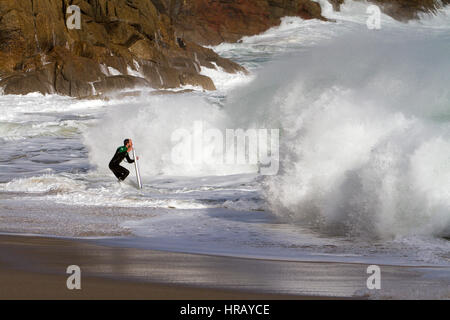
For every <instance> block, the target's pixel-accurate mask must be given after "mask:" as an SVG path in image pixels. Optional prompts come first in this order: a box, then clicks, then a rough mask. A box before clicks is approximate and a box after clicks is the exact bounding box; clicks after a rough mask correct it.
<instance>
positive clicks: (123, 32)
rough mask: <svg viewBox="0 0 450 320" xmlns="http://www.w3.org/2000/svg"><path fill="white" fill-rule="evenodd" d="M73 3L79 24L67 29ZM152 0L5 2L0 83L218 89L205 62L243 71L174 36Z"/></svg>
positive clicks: (65, 91) (72, 91)
mask: <svg viewBox="0 0 450 320" xmlns="http://www.w3.org/2000/svg"><path fill="white" fill-rule="evenodd" d="M70 5H77V6H79V8H80V9H81V29H72V30H70V29H69V28H68V26H67V23H66V21H67V19H68V18H69V17H70V16H72V15H73V13H72V14H68V13H67V8H68V7H69V6H70ZM159 5H160V3H159V1H157V0H155V1H151V0H20V1H16V0H0V78H1V79H2V80H1V81H0V87H2V88H3V92H4V94H26V93H29V92H41V93H43V94H47V93H57V94H61V95H69V96H74V97H87V96H91V95H93V94H101V93H105V92H108V91H112V90H117V89H124V88H131V87H135V86H151V87H153V88H158V89H164V88H175V87H179V86H181V85H189V84H190V85H194V86H199V87H203V88H204V89H206V90H214V89H215V86H214V83H213V82H212V80H211V79H210V78H208V77H206V76H203V75H201V74H199V71H200V68H201V66H206V67H210V68H214V67H215V66H216V65H217V66H219V67H221V68H223V69H224V70H226V71H228V72H237V71H245V69H244V68H243V67H241V66H239V65H238V64H236V63H234V62H232V61H230V60H227V59H223V58H221V57H220V56H218V55H217V54H216V53H214V52H213V51H212V50H211V49H208V48H204V47H201V46H199V45H197V44H195V43H192V42H190V41H187V40H185V39H179V38H176V36H175V30H174V29H173V26H172V22H171V20H170V17H169V16H168V15H167V14H165V9H164V7H160V6H159Z"/></svg>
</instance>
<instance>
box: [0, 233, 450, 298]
mask: <svg viewBox="0 0 450 320" xmlns="http://www.w3.org/2000/svg"><path fill="white" fill-rule="evenodd" d="M0 262H1V263H0V284H1V285H0V299H7V300H15V299H68V300H71V299H139V300H304V299H367V298H371V293H370V292H369V291H368V290H367V289H365V286H366V280H367V277H368V275H367V273H366V269H367V265H363V264H354V263H352V264H346V263H332V262H319V263H315V262H298V261H296V262H293V261H275V260H261V259H247V258H233V257H220V256H208V255H196V254H184V253H172V252H164V251H156V250H146V249H133V248H123V247H108V246H104V245H100V244H97V243H95V241H94V242H93V241H91V240H90V241H85V240H71V239H61V238H46V237H34V236H18V235H0ZM70 265H77V266H79V267H80V269H81V273H82V274H81V290H69V289H67V287H66V281H67V279H68V277H69V276H70V274H67V273H66V271H67V267H68V266H70ZM382 268H383V280H384V283H389V285H390V286H392V287H394V288H397V289H399V290H400V291H401V292H402V291H403V292H406V291H407V290H408V288H410V289H411V288H416V287H420V286H427V285H431V286H433V283H435V282H433V281H431V280H430V281H428V280H427V279H424V278H423V273H421V272H420V271H418V270H417V269H414V268H408V267H404V266H398V267H397V266H383V267H382ZM447 271H448V270H447ZM447 271H446V272H447ZM434 281H435V280H434ZM384 283H383V285H384ZM384 287H385V288H386V286H385V285H384ZM387 292H389V291H387ZM389 294H390V293H389ZM388 297H389V295H388ZM391 298H394V299H395V298H397V297H395V296H392V297H391Z"/></svg>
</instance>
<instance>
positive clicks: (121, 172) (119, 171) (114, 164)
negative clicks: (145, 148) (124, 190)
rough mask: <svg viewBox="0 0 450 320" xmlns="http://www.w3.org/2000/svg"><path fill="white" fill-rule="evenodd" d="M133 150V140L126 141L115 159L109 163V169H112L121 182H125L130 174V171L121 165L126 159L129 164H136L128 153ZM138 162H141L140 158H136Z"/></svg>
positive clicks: (117, 151)
mask: <svg viewBox="0 0 450 320" xmlns="http://www.w3.org/2000/svg"><path fill="white" fill-rule="evenodd" d="M131 150H133V141H132V140H131V139H125V140H124V142H123V146H121V147H119V148H117V150H116V153H115V154H114V157H113V158H112V159H111V161H110V162H109V169H111V171H112V172H113V173H114V175H115V176H116V177H117V179H119V181H124V180H125V179H126V178H127V177H128V175H129V174H130V171H128V170H127V169H125V168H124V167H122V166H121V165H120V163H121V162H122V161H123V160H124V159H127V162H128V163H134V160H133V159H131V158H130V156H129V155H128V152H130V151H131ZM136 160H139V157H136Z"/></svg>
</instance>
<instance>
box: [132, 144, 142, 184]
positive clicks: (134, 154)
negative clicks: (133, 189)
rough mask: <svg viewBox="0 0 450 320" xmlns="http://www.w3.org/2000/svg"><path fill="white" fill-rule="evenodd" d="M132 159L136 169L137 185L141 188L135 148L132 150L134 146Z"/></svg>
mask: <svg viewBox="0 0 450 320" xmlns="http://www.w3.org/2000/svg"><path fill="white" fill-rule="evenodd" d="M133 159H134V169H136V179H137V185H138V188H139V189H142V180H141V173H140V171H139V164H138V160H137V158H136V150H134V148H133Z"/></svg>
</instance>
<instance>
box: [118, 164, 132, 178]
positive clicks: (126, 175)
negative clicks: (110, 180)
mask: <svg viewBox="0 0 450 320" xmlns="http://www.w3.org/2000/svg"><path fill="white" fill-rule="evenodd" d="M120 168H121V170H122V178H121V180H125V179H126V178H127V177H128V175H129V174H130V171H128V170H127V169H125V168H124V167H120Z"/></svg>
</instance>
